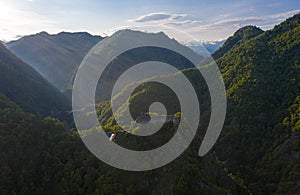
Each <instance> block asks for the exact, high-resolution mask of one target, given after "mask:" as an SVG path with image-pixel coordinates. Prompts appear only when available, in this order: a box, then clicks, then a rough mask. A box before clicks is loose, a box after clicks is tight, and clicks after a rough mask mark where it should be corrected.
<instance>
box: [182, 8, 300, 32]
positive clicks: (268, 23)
mask: <svg viewBox="0 0 300 195" xmlns="http://www.w3.org/2000/svg"><path fill="white" fill-rule="evenodd" d="M298 13H300V10H292V11H288V12H282V13H278V14H271V15H265V16H252V17H236V18H226V19H221V20H218V21H215V22H213V23H210V24H205V25H199V26H195V27H191V28H188V29H186V30H187V31H188V32H189V33H192V34H198V35H201V34H202V35H207V34H208V33H210V34H214V35H221V34H223V36H224V35H225V36H229V35H231V34H232V33H233V32H234V31H236V30H237V29H239V28H241V27H243V26H246V25H255V26H258V27H260V28H262V29H270V28H272V27H274V25H275V24H278V22H281V21H284V20H285V19H286V18H289V17H292V16H293V15H295V14H298Z"/></svg>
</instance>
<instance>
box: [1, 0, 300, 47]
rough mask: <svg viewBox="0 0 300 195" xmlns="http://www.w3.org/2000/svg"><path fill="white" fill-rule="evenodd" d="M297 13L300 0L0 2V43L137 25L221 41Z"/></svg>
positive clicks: (103, 32) (62, 0)
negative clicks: (37, 35) (43, 33)
mask: <svg viewBox="0 0 300 195" xmlns="http://www.w3.org/2000/svg"><path fill="white" fill-rule="evenodd" d="M296 13H300V1H299V0H285V1H282V0H275V1H263V0H246V1H243V0H242V1H241V0H218V1H212V0H105V1H104V0H0V40H6V41H7V40H12V39H16V38H18V37H20V36H23V35H28V34H34V33H37V32H40V31H47V32H49V33H58V32H60V31H71V32H74V31H87V32H89V33H92V34H98V35H99V34H100V35H104V34H110V33H112V32H113V31H114V30H116V29H119V28H124V27H130V26H140V25H142V26H143V25H152V26H156V27H157V28H158V29H159V28H161V27H175V28H177V29H179V30H182V31H184V32H185V33H187V34H189V35H191V36H193V37H195V38H196V39H198V40H220V39H225V38H227V37H228V36H229V35H231V34H232V33H233V32H234V31H236V30H237V29H238V28H240V27H241V26H244V25H249V24H251V25H257V26H259V27H261V28H263V29H269V28H272V27H273V26H274V24H278V23H280V22H281V21H283V20H284V19H285V18H287V17H290V16H292V15H294V14H296Z"/></svg>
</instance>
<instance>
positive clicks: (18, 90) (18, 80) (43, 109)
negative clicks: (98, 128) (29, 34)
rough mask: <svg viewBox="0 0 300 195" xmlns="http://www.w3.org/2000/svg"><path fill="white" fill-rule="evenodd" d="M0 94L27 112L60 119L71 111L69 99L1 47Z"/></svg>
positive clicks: (0, 45)
mask: <svg viewBox="0 0 300 195" xmlns="http://www.w3.org/2000/svg"><path fill="white" fill-rule="evenodd" d="M0 70H1V71H0V93H1V96H2V97H5V98H8V99H10V100H11V101H13V102H15V103H16V104H17V105H19V106H20V107H21V108H22V109H23V110H24V111H25V112H29V113H34V114H41V115H43V116H51V115H53V116H58V114H59V113H60V112H61V111H65V110H69V109H70V102H69V101H68V99H67V98H66V97H65V96H64V95H63V94H62V93H61V92H60V91H59V90H58V89H57V88H55V87H54V86H53V85H52V84H51V83H49V81H47V80H46V79H45V78H44V77H42V76H41V75H40V74H39V73H38V72H37V71H36V70H35V69H33V68H32V67H31V66H30V65H28V64H26V63H25V62H23V61H22V60H20V59H19V58H17V57H16V56H15V55H14V54H12V53H11V52H10V51H9V50H8V49H6V47H5V46H4V45H2V44H0Z"/></svg>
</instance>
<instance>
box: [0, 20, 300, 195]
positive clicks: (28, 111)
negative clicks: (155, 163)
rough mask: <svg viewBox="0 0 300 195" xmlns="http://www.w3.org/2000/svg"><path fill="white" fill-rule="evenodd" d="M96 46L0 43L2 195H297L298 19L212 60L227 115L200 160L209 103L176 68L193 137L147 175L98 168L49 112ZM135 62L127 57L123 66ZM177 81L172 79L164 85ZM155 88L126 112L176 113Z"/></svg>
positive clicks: (55, 38) (104, 112) (200, 84)
mask: <svg viewBox="0 0 300 195" xmlns="http://www.w3.org/2000/svg"><path fill="white" fill-rule="evenodd" d="M122 33H130V34H131V33H134V35H135V37H136V34H135V33H138V34H139V32H131V31H120V32H118V34H115V36H114V35H113V36H112V37H110V38H111V39H114V38H116V37H117V36H120V37H121V38H122ZM74 36H75V37H76V36H78V37H77V38H74ZM140 36H147V34H145V33H144V34H142V35H140ZM149 36H155V35H149ZM158 36H163V37H164V36H165V35H163V34H158ZM71 37H72V38H71ZM83 37H84V38H83ZM101 39H102V38H101V37H93V36H92V37H91V36H90V35H88V34H86V33H75V34H71V33H61V34H58V35H49V34H47V33H44V32H43V33H39V34H37V35H33V36H29V37H23V38H22V39H20V40H19V41H16V42H11V43H8V44H7V45H6V46H7V47H8V48H9V49H10V50H11V51H12V52H11V51H9V50H8V49H6V48H5V47H4V46H3V45H2V44H0V140H1V142H0V156H1V158H0V193H1V194H2V193H3V194H21V193H23V194H28V193H38V194H39V193H51V194H53V193H66V194H78V193H79V194H80V193H96V194H116V193H123V194H141V193H144V194H297V193H299V191H300V183H299V178H300V166H299V164H300V141H299V140H300V139H299V138H300V132H299V131H300V77H299V75H300V14H298V15H295V16H294V17H292V18H289V19H287V20H286V21H284V22H283V23H281V24H278V25H276V26H275V27H274V28H273V29H271V30H268V31H263V30H261V29H259V28H257V27H254V26H246V27H243V28H241V29H239V30H238V31H237V32H236V33H234V34H233V35H232V36H231V37H230V38H228V39H227V40H226V41H225V43H224V44H223V45H222V46H221V47H220V48H219V49H217V50H216V51H215V52H214V53H213V54H212V56H213V58H214V59H215V61H216V63H217V65H218V66H219V68H220V71H221V73H222V76H223V78H224V84H225V86H226V95H227V100H228V104H227V116H226V120H225V125H224V128H223V130H222V134H221V136H220V138H219V140H218V141H217V143H216V145H215V146H214V148H213V150H212V151H210V152H209V153H208V154H207V155H206V156H204V157H201V158H200V157H198V149H199V146H200V143H201V138H202V137H203V134H204V133H205V129H206V128H207V123H208V121H209V118H210V112H211V111H210V104H209V99H210V95H209V91H208V89H207V86H206V84H205V81H204V80H203V78H202V77H199V75H198V74H197V71H198V70H195V69H193V68H189V69H185V68H187V66H188V64H185V63H182V61H177V63H178V64H177V65H178V67H179V68H180V69H182V70H181V71H182V72H183V73H184V74H185V75H186V76H187V77H189V78H190V79H191V81H193V87H194V88H195V90H196V91H197V94H198V95H200V97H201V98H200V100H201V101H200V107H201V109H202V110H201V118H200V125H199V131H198V134H197V136H196V138H195V139H194V141H193V142H192V144H191V146H190V147H189V148H188V149H187V150H186V151H185V152H184V153H183V154H182V156H180V157H179V158H177V159H176V160H175V161H173V162H172V163H170V164H169V165H167V166H164V167H161V168H159V169H157V170H152V171H147V172H129V171H122V170H118V169H115V168H112V167H109V166H108V165H106V164H104V163H102V162H100V161H99V160H98V159H97V158H95V157H94V156H93V155H92V154H91V153H90V152H89V151H88V150H87V149H86V148H85V147H84V145H83V144H82V142H81V140H80V138H79V136H78V133H77V132H76V131H75V129H72V128H71V129H70V128H69V127H70V125H68V124H66V123H68V121H64V119H63V117H62V118H60V120H59V119H57V117H58V116H57V114H56V113H60V112H62V111H66V110H68V109H69V105H70V102H69V100H68V99H67V98H66V97H65V96H64V95H63V94H62V93H61V92H60V90H64V89H66V88H68V86H71V84H70V83H72V77H73V75H74V73H75V71H76V69H77V67H78V65H79V64H80V62H81V60H82V58H83V57H84V56H85V54H86V53H87V52H88V51H89V49H90V48H92V47H93V45H95V44H96V43H98V42H99V41H101ZM82 40H85V41H87V42H85V41H82ZM25 43H26V44H25ZM71 43H73V44H74V45H72V44H71ZM75 43H76V44H75ZM81 44H83V45H85V46H82V45H81ZM49 45H50V46H49ZM58 45H59V47H58ZM71 45H72V47H71ZM69 46H70V47H69ZM182 47H184V46H182ZM74 48H77V49H74ZM26 50H28V51H26ZM33 51H35V52H37V53H38V55H35V54H34V52H33ZM17 52H20V53H19V55H15V54H17ZM26 52H27V53H26ZM76 52H78V53H76ZM154 52H157V51H154ZM13 53H14V54H13ZM24 53H26V55H23V54H24ZM142 53H144V54H145V52H143V51H142ZM61 54H63V55H61ZM164 54H166V53H164ZM56 55H57V56H56ZM17 56H18V57H20V58H18V57H17ZM21 56H23V57H21ZM74 56H75V58H76V59H73V58H74ZM136 56H137V54H136V53H128V54H127V56H124V60H128V58H129V57H134V58H135V57H136ZM25 57H26V58H27V60H25ZM64 57H68V58H66V59H64ZM146 57H147V56H146ZM146 57H144V58H137V59H135V60H137V61H138V60H144V59H146ZM56 58H57V59H56ZM167 58H168V60H169V61H172V60H174V61H176V59H177V58H174V57H171V56H167ZM56 60H57V61H56ZM28 61H31V62H33V63H35V64H31V63H29V64H28ZM26 62H27V63H26ZM56 62H57V63H56ZM117 65H118V63H117V62H115V65H114V69H113V70H110V71H112V72H110V73H113V72H114V71H115V70H118V69H117V68H118V66H117ZM44 66H45V67H44ZM65 66H66V67H65ZM121 68H126V66H125V67H121ZM36 70H37V71H36ZM40 73H41V74H40ZM118 74H119V73H118ZM42 75H43V76H44V77H45V78H46V79H47V80H48V81H47V80H46V79H45V78H44V77H43V76H42ZM47 75H48V76H47ZM50 75H51V76H50ZM54 76H57V77H54ZM50 78H51V79H50ZM176 78H177V75H176V74H174V75H168V77H165V79H169V80H173V79H176ZM55 80H57V81H55ZM50 83H51V84H50ZM54 85H55V86H56V87H58V88H59V89H56V88H55V87H54ZM160 87H161V86H159V87H158V88H157V87H156V86H155V84H154V85H153V84H151V83H148V84H147V83H146V84H145V85H141V86H139V87H138V88H137V89H136V90H135V91H134V92H133V94H132V96H131V102H132V103H137V104H136V105H137V106H135V107H134V106H133V107H132V111H133V112H134V111H135V110H136V109H139V105H143V104H144V103H145V102H146V103H147V102H150V101H151V98H153V97H155V98H156V97H157V96H159V95H161V99H160V100H161V101H163V102H167V103H168V104H169V105H171V106H172V108H171V109H173V110H172V111H173V112H177V111H180V106H178V101H177V100H176V98H174V97H173V96H170V94H172V91H170V90H168V89H165V88H160ZM170 97H171V98H170ZM104 99H105V98H104ZM147 104H148V103H147ZM96 108H97V112H98V115H99V118H100V119H103V118H104V119H105V121H104V122H102V123H104V124H105V125H106V127H105V128H106V130H107V131H108V132H117V131H118V126H117V125H116V123H115V122H114V118H113V116H111V112H110V105H109V102H108V101H103V102H100V103H99V104H97V105H96ZM120 114H121V113H120ZM44 117H46V118H44ZM163 130H164V132H168V133H170V134H171V133H173V132H174V131H175V130H176V129H175V128H174V127H173V126H171V125H170V124H166V125H165V126H164V127H163ZM168 138H169V137H168V136H167V135H166V134H165V133H162V134H157V135H156V137H155V139H154V138H153V137H152V138H151V137H146V138H144V139H143V140H142V141H144V142H143V143H141V140H139V139H136V138H135V137H131V136H130V135H127V134H126V133H124V134H122V133H121V134H119V135H118V137H117V140H118V142H120V144H124V145H125V146H128V147H129V148H130V147H133V146H135V147H136V148H137V149H142V148H147V147H151V146H153V144H156V143H159V144H161V142H163V141H166V139H168ZM128 140H130V141H128Z"/></svg>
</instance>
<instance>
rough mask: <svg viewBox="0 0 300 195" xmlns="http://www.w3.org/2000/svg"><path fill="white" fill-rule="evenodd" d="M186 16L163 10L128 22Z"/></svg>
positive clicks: (175, 18)
mask: <svg viewBox="0 0 300 195" xmlns="http://www.w3.org/2000/svg"><path fill="white" fill-rule="evenodd" d="M184 17H186V14H168V13H164V12H157V13H150V14H147V15H143V16H140V17H138V18H135V19H131V20H129V21H130V22H141V23H142V22H161V21H165V20H179V19H182V18H184Z"/></svg>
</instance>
